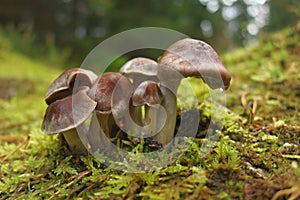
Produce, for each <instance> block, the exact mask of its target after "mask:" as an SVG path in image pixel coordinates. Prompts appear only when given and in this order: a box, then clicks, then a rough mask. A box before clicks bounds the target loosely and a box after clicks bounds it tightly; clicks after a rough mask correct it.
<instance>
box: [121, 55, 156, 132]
mask: <svg viewBox="0 0 300 200" xmlns="http://www.w3.org/2000/svg"><path fill="white" fill-rule="evenodd" d="M120 72H121V73H122V74H123V75H124V76H125V77H127V78H128V79H129V80H130V81H131V82H132V85H133V91H134V90H135V89H136V88H137V87H138V86H139V85H140V84H141V83H142V82H143V81H148V80H154V81H155V80H157V63H156V62H155V61H154V60H151V59H149V58H143V57H138V58H134V59H132V60H129V61H128V62H126V63H125V64H124V65H123V66H122V67H121V69H120ZM129 98H131V96H130V97H129ZM131 104H132V103H130V105H129V107H130V115H131V116H132V120H131V119H128V118H127V122H126V123H127V124H126V127H127V131H129V130H130V131H131V132H138V131H140V130H141V129H142V126H143V120H142V115H141V106H133V107H132V105H131ZM127 116H128V114H127Z"/></svg>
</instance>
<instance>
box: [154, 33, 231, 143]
mask: <svg viewBox="0 0 300 200" xmlns="http://www.w3.org/2000/svg"><path fill="white" fill-rule="evenodd" d="M158 65H159V67H158V71H159V72H158V77H159V79H160V80H164V81H162V82H161V92H162V95H163V102H162V106H164V107H165V109H166V110H167V113H168V118H167V122H166V125H165V126H164V128H163V129H162V131H161V132H160V133H159V134H157V135H156V136H155V138H154V139H155V140H156V141H158V142H159V143H161V144H162V145H164V146H165V145H166V144H167V143H168V142H169V141H170V138H171V136H173V132H174V129H175V124H176V110H177V107H176V105H177V102H176V101H177V100H176V92H177V89H178V86H179V84H180V81H181V80H182V78H184V77H199V78H202V79H203V80H204V82H205V83H207V84H208V85H209V86H210V87H211V88H213V89H215V88H224V89H228V87H229V85H230V80H231V76H230V74H229V72H228V71H227V70H226V68H225V67H224V65H223V64H222V62H221V60H220V58H219V56H218V54H217V53H216V52H215V51H214V49H213V48H212V47H211V46H209V45H208V44H206V43H205V42H203V41H200V40H195V39H191V38H186V39H182V40H179V41H177V42H175V43H173V44H172V45H171V46H170V47H168V48H167V49H166V50H165V52H164V53H163V55H162V56H160V57H159V58H158ZM174 70H175V71H176V72H178V73H180V74H181V75H182V76H180V75H178V74H176V72H174Z"/></svg>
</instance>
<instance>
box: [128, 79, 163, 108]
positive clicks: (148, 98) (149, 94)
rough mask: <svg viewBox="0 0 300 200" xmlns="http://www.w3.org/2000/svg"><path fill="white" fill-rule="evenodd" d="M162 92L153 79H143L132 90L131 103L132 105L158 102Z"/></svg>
mask: <svg viewBox="0 0 300 200" xmlns="http://www.w3.org/2000/svg"><path fill="white" fill-rule="evenodd" d="M161 98H162V94H161V91H160V89H159V87H158V85H157V83H156V82H155V81H144V82H142V83H141V84H140V85H139V86H138V87H137V88H136V89H135V91H134V93H133V95H132V103H133V105H134V106H142V105H145V104H146V105H155V104H160V102H161V100H162V99H161Z"/></svg>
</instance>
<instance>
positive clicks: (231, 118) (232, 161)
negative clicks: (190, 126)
mask: <svg viewBox="0 0 300 200" xmlns="http://www.w3.org/2000/svg"><path fill="white" fill-rule="evenodd" d="M299 37H300V24H298V25H296V26H295V27H292V28H289V29H286V30H283V31H281V32H278V33H275V34H272V35H266V36H264V37H262V38H261V40H260V41H259V43H258V44H257V45H255V46H253V47H250V48H248V49H240V50H237V51H235V52H232V53H229V54H226V55H223V56H222V60H223V62H224V65H225V66H226V67H227V68H228V69H229V71H230V72H231V74H232V76H233V80H232V86H231V87H230V89H229V90H228V91H227V93H226V94H227V108H224V112H226V117H225V120H224V124H223V129H222V130H221V131H220V132H219V138H220V139H219V141H218V142H217V144H216V146H215V147H214V148H213V149H212V150H211V151H209V152H207V153H206V154H205V155H204V156H203V155H202V156H200V154H201V144H202V143H203V141H204V138H203V134H202V132H203V131H204V130H205V129H206V128H207V127H208V125H207V122H208V121H209V119H210V115H211V111H210V109H209V108H210V103H209V102H205V103H201V104H200V105H199V108H200V109H201V110H200V112H201V118H200V122H199V123H200V125H201V126H200V128H199V133H198V135H197V138H195V139H194V140H193V141H190V140H189V139H188V138H187V139H186V140H187V141H189V142H190V146H189V148H188V150H187V151H186V152H185V153H184V154H183V155H181V156H180V157H179V159H178V160H177V161H176V162H174V163H173V164H171V165H169V166H168V167H165V168H160V169H157V170H156V171H153V172H148V173H137V174H132V173H124V172H121V171H116V170H114V169H112V168H110V167H106V166H104V165H103V164H101V163H100V162H98V161H97V160H95V159H93V158H92V157H76V156H71V155H70V154H69V152H68V150H67V148H66V145H65V144H64V143H63V142H62V141H61V138H60V137H58V136H53V137H49V136H46V135H45V134H44V133H43V132H42V131H41V130H40V126H41V123H42V119H43V115H44V111H45V109H46V104H45V103H44V101H43V96H44V93H45V91H46V89H47V87H48V85H49V84H50V82H51V81H52V80H54V78H55V77H57V76H58V75H59V74H60V73H61V72H62V71H61V70H60V69H59V68H55V67H52V66H47V64H45V62H41V61H36V60H32V59H30V58H28V57H26V56H24V55H22V54H19V53H15V51H14V50H13V49H12V47H11V46H10V42H9V41H8V40H6V39H5V38H4V37H0V61H1V64H0V65H1V67H0V113H1V115H0V145H1V148H0V163H1V166H0V199H73V198H76V199H85V198H89V199H299V198H300V192H299V191H300V167H299V161H300V141H299V140H300V123H299V121H300V113H299V108H300V101H299V100H300V66H299V65H300V57H299V54H300V38H299Z"/></svg>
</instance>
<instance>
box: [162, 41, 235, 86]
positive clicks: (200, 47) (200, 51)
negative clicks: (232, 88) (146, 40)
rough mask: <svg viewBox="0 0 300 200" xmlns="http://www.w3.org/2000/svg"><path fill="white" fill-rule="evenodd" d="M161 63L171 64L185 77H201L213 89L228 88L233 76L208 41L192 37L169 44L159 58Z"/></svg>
mask: <svg viewBox="0 0 300 200" xmlns="http://www.w3.org/2000/svg"><path fill="white" fill-rule="evenodd" d="M158 63H159V64H164V65H167V66H170V67H171V68H173V69H175V70H176V71H178V72H180V73H181V74H182V75H183V76H184V77H201V78H202V79H203V81H204V82H206V83H207V84H208V85H209V86H210V87H211V88H212V89H216V88H224V89H228V87H229V85H230V80H231V76H230V73H229V72H228V71H227V69H226V68H225V67H224V65H223V64H222V62H221V60H220V58H219V56H218V54H217V52H216V51H215V50H214V49H213V48H212V47H211V46H210V45H208V44H207V43H205V42H203V41H200V40H195V39H191V38H185V39H182V40H179V41H177V42H175V43H174V44H172V45H171V46H169V47H168V48H167V49H166V50H165V52H164V53H163V55H162V56H160V57H159V58H158Z"/></svg>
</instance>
